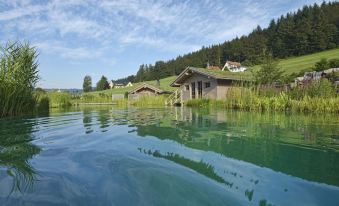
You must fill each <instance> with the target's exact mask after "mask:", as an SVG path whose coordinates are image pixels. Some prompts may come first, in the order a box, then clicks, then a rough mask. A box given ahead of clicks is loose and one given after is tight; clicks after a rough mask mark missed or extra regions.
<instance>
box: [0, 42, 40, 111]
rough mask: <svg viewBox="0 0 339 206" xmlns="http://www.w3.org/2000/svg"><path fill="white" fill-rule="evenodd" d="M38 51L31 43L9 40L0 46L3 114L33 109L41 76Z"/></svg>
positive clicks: (0, 89)
mask: <svg viewBox="0 0 339 206" xmlns="http://www.w3.org/2000/svg"><path fill="white" fill-rule="evenodd" d="M37 56H38V54H37V52H36V50H35V48H34V47H30V45H29V44H28V43H23V44H22V43H20V42H15V43H11V42H8V43H7V44H6V45H4V46H1V47H0V117H4V116H15V115H21V114H25V113H30V112H33V111H34V110H35V106H36V104H37V97H36V96H35V95H34V87H35V85H36V83H37V82H38V80H39V76H38V63H37V61H36V59H37Z"/></svg>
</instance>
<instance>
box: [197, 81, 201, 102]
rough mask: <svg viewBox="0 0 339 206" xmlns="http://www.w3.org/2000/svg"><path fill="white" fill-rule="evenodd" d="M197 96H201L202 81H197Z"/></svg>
mask: <svg viewBox="0 0 339 206" xmlns="http://www.w3.org/2000/svg"><path fill="white" fill-rule="evenodd" d="M198 98H200V99H201V98H202V81H199V82H198Z"/></svg>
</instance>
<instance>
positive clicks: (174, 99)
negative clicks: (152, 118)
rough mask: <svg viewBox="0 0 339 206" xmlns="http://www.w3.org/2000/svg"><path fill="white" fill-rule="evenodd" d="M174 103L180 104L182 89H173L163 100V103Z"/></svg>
mask: <svg viewBox="0 0 339 206" xmlns="http://www.w3.org/2000/svg"><path fill="white" fill-rule="evenodd" d="M176 104H182V91H181V90H175V92H173V93H172V94H171V95H170V96H169V97H168V98H167V99H166V101H165V105H170V106H172V105H176Z"/></svg>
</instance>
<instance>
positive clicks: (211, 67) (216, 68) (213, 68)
mask: <svg viewBox="0 0 339 206" xmlns="http://www.w3.org/2000/svg"><path fill="white" fill-rule="evenodd" d="M207 69H209V70H221V68H220V67H218V66H209V67H207Z"/></svg>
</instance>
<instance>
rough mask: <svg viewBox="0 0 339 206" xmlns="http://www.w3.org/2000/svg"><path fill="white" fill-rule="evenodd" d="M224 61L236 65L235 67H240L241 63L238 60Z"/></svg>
mask: <svg viewBox="0 0 339 206" xmlns="http://www.w3.org/2000/svg"><path fill="white" fill-rule="evenodd" d="M226 63H228V64H230V65H233V66H236V67H241V64H240V63H239V62H232V61H227V62H226Z"/></svg>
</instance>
